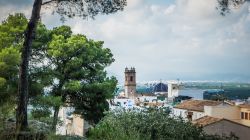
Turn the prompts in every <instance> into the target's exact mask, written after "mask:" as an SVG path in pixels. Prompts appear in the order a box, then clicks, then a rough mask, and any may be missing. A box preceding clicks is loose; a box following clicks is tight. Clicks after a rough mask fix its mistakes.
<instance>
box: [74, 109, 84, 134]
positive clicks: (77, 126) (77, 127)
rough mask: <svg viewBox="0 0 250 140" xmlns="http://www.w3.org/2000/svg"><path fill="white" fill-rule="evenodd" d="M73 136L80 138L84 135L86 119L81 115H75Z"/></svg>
mask: <svg viewBox="0 0 250 140" xmlns="http://www.w3.org/2000/svg"><path fill="white" fill-rule="evenodd" d="M72 126H73V127H72V128H73V130H72V131H73V134H74V135H78V136H83V135H84V119H83V118H81V116H80V115H76V114H74V115H73V123H72Z"/></svg>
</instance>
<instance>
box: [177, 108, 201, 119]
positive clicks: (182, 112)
mask: <svg viewBox="0 0 250 140" xmlns="http://www.w3.org/2000/svg"><path fill="white" fill-rule="evenodd" d="M187 112H193V115H192V120H196V119H199V118H201V117H204V116H205V113H204V112H198V111H190V110H189V111H188V110H185V109H179V108H173V115H174V116H175V117H178V116H180V117H182V118H183V119H184V120H188V119H187Z"/></svg>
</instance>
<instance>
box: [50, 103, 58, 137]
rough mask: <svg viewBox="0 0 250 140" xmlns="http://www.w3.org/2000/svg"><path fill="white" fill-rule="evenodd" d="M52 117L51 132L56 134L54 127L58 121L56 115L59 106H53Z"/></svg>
mask: <svg viewBox="0 0 250 140" xmlns="http://www.w3.org/2000/svg"><path fill="white" fill-rule="evenodd" d="M54 108H55V110H54V116H53V122H52V128H51V129H52V132H53V133H55V132H56V125H57V121H58V113H59V109H60V107H59V106H55V107H54Z"/></svg>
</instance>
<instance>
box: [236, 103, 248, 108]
mask: <svg viewBox="0 0 250 140" xmlns="http://www.w3.org/2000/svg"><path fill="white" fill-rule="evenodd" d="M239 107H240V108H249V109H250V104H246V103H244V104H241V105H239Z"/></svg>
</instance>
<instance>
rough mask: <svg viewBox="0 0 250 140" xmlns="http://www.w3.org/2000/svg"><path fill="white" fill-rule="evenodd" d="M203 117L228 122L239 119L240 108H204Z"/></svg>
mask: <svg viewBox="0 0 250 140" xmlns="http://www.w3.org/2000/svg"><path fill="white" fill-rule="evenodd" d="M204 112H205V115H207V116H211V117H215V118H225V119H229V120H238V119H240V108H239V107H237V106H230V105H218V106H204Z"/></svg>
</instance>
